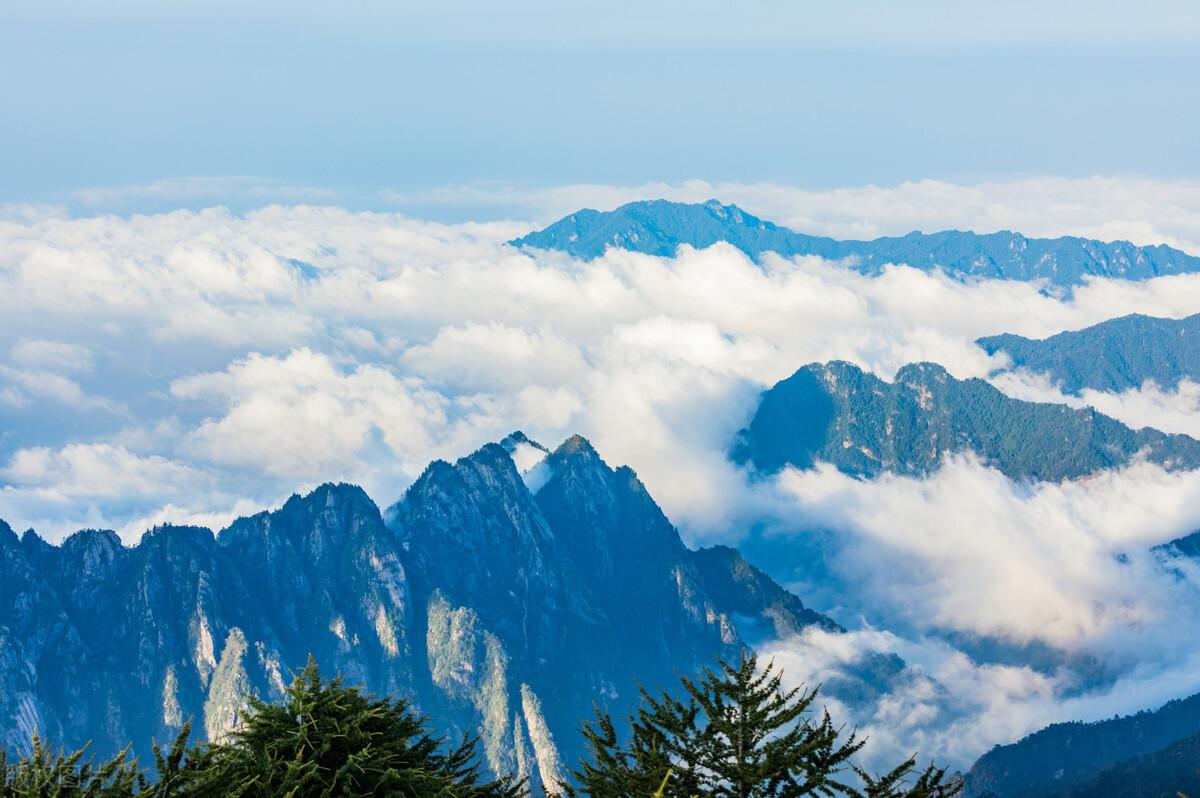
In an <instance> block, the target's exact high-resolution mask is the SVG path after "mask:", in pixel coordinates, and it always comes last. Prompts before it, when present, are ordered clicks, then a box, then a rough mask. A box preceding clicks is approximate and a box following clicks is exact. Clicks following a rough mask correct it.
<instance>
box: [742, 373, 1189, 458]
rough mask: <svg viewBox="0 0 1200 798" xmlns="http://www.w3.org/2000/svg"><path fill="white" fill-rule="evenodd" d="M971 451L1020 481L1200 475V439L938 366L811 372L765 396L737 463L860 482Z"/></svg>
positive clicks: (790, 379)
mask: <svg viewBox="0 0 1200 798" xmlns="http://www.w3.org/2000/svg"><path fill="white" fill-rule="evenodd" d="M967 451H971V452H974V453H975V454H977V455H979V456H980V457H981V458H983V460H984V461H985V462H988V463H989V464H991V465H993V466H994V467H996V468H997V469H999V470H1000V471H1002V472H1003V473H1004V474H1006V475H1007V476H1009V477H1011V478H1014V479H1036V480H1049V481H1059V480H1063V479H1074V478H1077V477H1081V476H1085V475H1087V474H1091V473H1093V472H1095V471H1098V470H1101V469H1104V468H1111V467H1114V466H1120V465H1124V464H1126V463H1128V462H1130V461H1131V460H1132V459H1133V458H1134V457H1135V456H1139V455H1144V456H1145V457H1146V458H1147V459H1148V460H1149V461H1150V462H1154V463H1159V464H1162V465H1164V466H1166V467H1168V468H1188V469H1191V468H1200V441H1196V440H1195V439H1193V438H1190V437H1188V436H1186V435H1169V434H1166V433H1163V432H1159V431H1157V430H1153V429H1141V430H1131V429H1130V428H1128V427H1126V426H1125V425H1123V424H1121V423H1120V422H1119V421H1116V420H1115V419H1112V418H1109V417H1108V416H1105V415H1102V414H1100V413H1098V412H1096V411H1095V410H1093V409H1090V408H1087V409H1074V408H1070V407H1067V406H1066V405H1060V404H1044V403H1036V402H1025V401H1022V400H1018V399H1012V398H1010V397H1008V396H1006V395H1004V394H1003V393H1001V392H1000V391H999V390H997V389H996V388H995V387H993V386H992V385H990V384H989V383H987V382H985V381H984V380H980V379H969V380H957V379H955V378H954V377H952V376H951V375H950V374H949V372H947V371H946V369H944V368H943V367H941V366H939V365H937V364H934V363H914V364H910V365H907V366H905V367H904V368H902V369H900V371H898V372H897V373H896V377H895V381H894V382H891V383H888V382H885V381H884V380H881V379H880V378H878V377H876V376H875V375H873V374H869V373H867V372H865V371H863V370H862V369H860V368H859V367H857V366H855V365H853V364H851V363H846V362H844V361H831V362H829V363H813V364H810V365H807V366H804V367H803V368H801V369H799V370H798V371H797V372H796V373H795V374H793V375H792V376H790V377H788V378H787V379H785V380H782V381H781V382H779V383H777V384H776V385H774V386H773V387H772V388H770V389H769V390H767V391H766V392H765V393H764V394H763V395H762V398H761V400H760V403H759V406H758V409H757V410H756V411H755V414H754V416H753V418H752V419H751V421H750V424H749V426H748V427H747V428H746V429H744V430H742V431H741V432H740V433H739V434H738V437H737V440H736V442H735V443H734V446H733V449H732V452H731V456H732V458H733V459H734V460H735V461H736V462H739V463H747V464H750V465H753V466H754V467H755V469H757V470H758V471H761V472H766V473H773V472H776V471H779V470H780V469H782V468H784V467H786V466H794V467H796V468H801V469H805V468H809V467H811V466H812V465H813V464H814V463H816V462H818V461H820V462H827V463H831V464H832V465H834V466H836V467H837V468H838V469H840V470H841V471H844V472H846V473H849V474H852V475H855V476H876V475H878V474H882V473H884V472H891V473H895V474H902V475H910V476H924V475H927V474H929V473H931V472H932V471H934V470H936V469H937V468H938V467H939V466H940V465H941V463H942V460H943V459H944V457H945V456H946V455H947V454H951V453H959V452H967Z"/></svg>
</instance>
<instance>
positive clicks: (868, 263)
mask: <svg viewBox="0 0 1200 798" xmlns="http://www.w3.org/2000/svg"><path fill="white" fill-rule="evenodd" d="M717 242H725V243H728V244H730V245H731V246H734V247H736V248H737V249H740V250H741V251H742V252H744V253H746V254H747V255H748V256H749V257H751V258H752V259H754V260H756V261H757V260H759V259H761V258H762V256H763V255H764V254H765V253H768V252H773V253H776V254H778V255H781V256H783V257H795V256H803V255H815V256H818V257H821V258H825V259H828V260H835V261H844V262H846V264H847V265H849V266H850V267H851V268H854V269H855V270H857V271H860V272H863V273H866V274H878V273H879V272H880V271H881V270H882V269H883V267H884V266H885V265H886V264H889V263H894V264H907V265H908V266H912V267H913V268H917V269H925V270H931V269H934V268H940V269H942V270H944V271H945V272H946V273H948V274H951V275H954V276H958V277H961V278H970V277H974V278H985V279H1000V280H1045V281H1047V282H1048V283H1050V284H1051V285H1056V286H1062V287H1069V286H1076V285H1080V284H1082V283H1083V282H1084V281H1085V279H1086V278H1088V277H1114V278H1120V279H1126V280H1147V279H1150V278H1152V277H1158V276H1162V275H1170V274H1187V273H1193V272H1197V271H1200V257H1196V256H1194V255H1189V254H1188V253H1186V252H1183V251H1181V250H1178V249H1173V248H1171V247H1168V246H1165V245H1157V246H1137V245H1134V244H1131V243H1129V242H1128V241H1113V242H1103V241H1096V240H1093V239H1087V238H1078V237H1074V236H1064V237H1061V238H1027V237H1026V236H1023V235H1021V234H1020V233H1013V232H1009V231H1007V230H1005V231H1001V232H997V233H986V234H979V233H973V232H963V231H958V230H946V231H942V232H937V233H921V232H913V233H909V234H908V235H904V236H893V237H884V238H876V239H873V240H871V241H849V240H837V239H833V238H826V237H822V236H813V235H807V234H805V233H799V232H796V231H794V230H789V229H788V228H786V227H781V226H779V225H776V224H773V223H772V222H769V221H765V220H763V219H760V218H758V217H756V216H753V215H751V214H749V213H747V212H746V211H744V210H742V209H741V208H739V207H737V206H736V205H724V204H722V203H720V202H718V201H717V200H709V201H708V202H704V203H698V204H687V203H680V202H670V201H667V200H643V201H639V202H630V203H628V204H626V205H622V206H620V207H619V208H616V209H615V210H612V211H596V210H592V209H584V210H579V211H576V212H575V213H572V214H570V215H569V216H566V217H564V218H562V219H560V220H559V221H557V222H554V223H553V224H551V225H549V226H548V227H546V228H545V229H542V230H538V231H534V232H531V233H529V234H527V235H525V236H522V237H520V238H517V239H514V240H513V241H511V242H510V243H512V244H513V245H515V246H520V247H531V248H535V249H547V250H560V251H563V252H566V253H568V254H570V255H572V256H573V257H576V258H581V259H585V260H590V259H592V258H597V257H599V256H601V255H603V254H604V252H605V251H606V250H607V249H609V248H610V247H615V248H617V249H626V250H631V251H634V252H643V253H646V254H649V255H659V256H671V255H674V254H675V251H676V250H677V249H678V248H679V246H680V245H683V244H686V245H688V246H692V247H696V248H698V249H700V248H704V247H709V246H712V245H713V244H716V243H717Z"/></svg>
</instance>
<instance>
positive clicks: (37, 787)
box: [0, 735, 142, 798]
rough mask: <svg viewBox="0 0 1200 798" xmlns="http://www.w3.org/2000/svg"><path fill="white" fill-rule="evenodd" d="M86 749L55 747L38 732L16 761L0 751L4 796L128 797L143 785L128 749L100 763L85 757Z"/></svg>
mask: <svg viewBox="0 0 1200 798" xmlns="http://www.w3.org/2000/svg"><path fill="white" fill-rule="evenodd" d="M85 751H86V748H81V749H80V750H78V751H75V752H74V753H70V754H68V753H67V752H66V751H65V750H63V749H61V748H60V749H57V750H53V749H51V748H50V746H48V745H46V743H45V742H44V741H43V740H42V739H41V738H40V737H38V736H37V735H34V738H33V746H32V750H31V751H30V753H29V754H28V755H27V756H25V757H22V758H21V759H19V760H17V761H16V762H14V763H9V761H8V758H7V756H6V755H5V753H4V751H2V750H0V798H127V796H132V795H134V794H135V791H136V790H137V789H138V788H139V787H140V786H141V785H142V780H141V774H140V773H139V771H138V767H137V760H135V759H130V758H129V755H128V750H126V751H122V752H121V753H119V754H117V756H115V757H113V758H112V759H110V760H109V761H108V762H104V763H101V764H99V765H96V764H94V763H93V762H92V761H91V760H90V759H88V760H85V759H84V755H85Z"/></svg>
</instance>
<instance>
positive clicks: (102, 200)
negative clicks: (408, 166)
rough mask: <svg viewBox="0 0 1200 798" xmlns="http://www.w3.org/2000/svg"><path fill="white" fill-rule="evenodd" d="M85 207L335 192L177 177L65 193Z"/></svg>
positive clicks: (259, 181)
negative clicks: (140, 183) (139, 183)
mask: <svg viewBox="0 0 1200 798" xmlns="http://www.w3.org/2000/svg"><path fill="white" fill-rule="evenodd" d="M68 196H69V198H70V199H71V200H73V201H74V202H76V203H79V204H80V205H82V206H84V207H85V208H102V209H104V210H106V211H110V212H111V211H113V210H119V209H124V208H137V209H138V210H139V211H143V212H144V211H145V210H146V209H147V203H150V204H151V205H154V206H157V207H159V208H160V209H175V208H178V207H180V206H185V205H191V204H193V203H196V202H202V203H205V204H207V205H214V204H216V205H226V204H229V203H233V204H235V205H244V204H246V203H250V204H253V205H265V204H268V203H277V202H278V203H304V202H330V201H332V200H334V199H336V197H337V192H336V191H334V190H333V189H328V188H317V187H313V186H296V185H290V184H288V183H285V182H283V181H281V180H275V179H271V178H264V177H251V176H238V175H233V176H222V177H177V178H171V179H168V180H157V181H155V182H153V183H145V184H142V185H124V186H97V187H93V188H85V189H79V190H77V191H72V192H70V194H69V195H68Z"/></svg>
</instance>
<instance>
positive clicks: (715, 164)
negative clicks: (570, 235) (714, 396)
mask: <svg viewBox="0 0 1200 798" xmlns="http://www.w3.org/2000/svg"><path fill="white" fill-rule="evenodd" d="M242 5H252V6H253V8H252V9H245V8H242V7H241V6H242ZM560 6H564V7H560ZM646 6H649V7H646ZM1198 44H1200V13H1198V12H1196V11H1195V10H1194V7H1191V5H1190V4H1188V3H1186V2H1173V1H1169V0H1155V1H1154V2H1148V3H1141V4H1138V7H1137V8H1136V9H1134V8H1133V7H1132V4H1128V3H1115V2H1090V3H1075V2H1066V3H1032V2H1015V3H1012V2H1009V3H990V2H973V3H961V2H943V1H942V0H916V1H915V2H906V3H894V2H865V1H861V0H856V1H854V2H838V3H834V2H804V3H798V2H790V3H782V2H779V3H775V2H760V3H754V4H749V5H745V4H741V5H739V6H738V7H737V9H736V10H732V9H730V8H726V7H725V4H718V3H710V2H699V3H697V2H692V3H679V2H662V3H653V4H635V3H624V2H617V3H606V4H604V5H603V6H599V5H595V6H588V5H583V4H552V3H541V2H538V3H530V2H516V3H503V4H497V3H484V2H454V3H443V4H433V5H427V4H409V3H391V2H386V3H385V2H349V3H339V4H317V3H308V2H299V3H286V4H284V3H271V2H267V3H255V4H235V3H228V2H205V3H198V2H178V3H170V4H162V3H149V2H124V3H121V2H117V3H94V2H57V0H51V1H49V2H47V1H46V0H40V1H39V2H24V1H23V0H18V1H17V2H11V1H10V2H6V3H5V4H4V5H3V7H2V8H0V97H3V98H4V101H3V102H2V103H0V175H3V179H2V180H0V202H10V203H11V202H51V203H68V204H71V203H72V202H73V200H74V195H73V194H72V192H75V191H78V190H80V189H92V188H98V187H120V186H143V185H147V184H152V183H156V182H158V181H163V180H178V179H180V178H216V177H226V176H243V177H255V178H262V179H264V180H266V181H268V185H269V186H274V187H275V190H277V194H272V192H271V190H266V191H265V192H264V193H262V194H261V195H256V196H255V197H251V198H246V197H242V198H240V199H239V198H238V197H235V196H230V197H227V198H224V199H226V200H228V201H229V202H230V204H233V205H235V206H236V205H237V204H239V203H242V204H246V205H253V204H261V202H260V200H261V199H263V198H264V197H266V198H278V199H284V200H288V199H309V200H314V199H315V200H318V201H336V202H337V203H338V204H342V205H347V206H350V207H381V206H386V205H387V203H386V202H385V201H384V200H382V199H381V197H380V192H381V191H388V190H390V191H394V192H401V193H411V192H415V191H420V190H423V189H429V188H433V187H438V186H445V185H461V184H475V183H485V184H503V185H518V186H549V185H561V184H569V183H605V184H613V183H616V184H631V183H633V184H638V183H643V182H645V181H652V180H661V181H668V182H672V181H681V180H685V179H689V178H703V179H706V180H712V181H743V182H755V181H773V182H779V183H785V184H790V185H795V186H803V187H813V188H819V187H830V186H846V185H863V184H868V183H874V184H879V185H894V184H897V183H899V182H901V181H905V180H913V179H921V178H938V179H946V180H953V181H958V182H964V181H966V182H969V181H975V180H981V179H1007V178H1013V177H1024V176H1039V175H1058V176H1086V175H1096V174H1103V175H1113V174H1124V175H1129V174H1136V175H1147V176H1153V177H1167V178H1189V177H1195V176H1197V175H1198V174H1200V148H1197V147H1196V146H1195V145H1194V142H1195V141H1196V140H1197V139H1198V138H1200V111H1198V110H1197V104H1196V103H1195V102H1194V100H1195V87H1196V86H1197V85H1200V55H1198V53H1200V47H1197V45H1198ZM283 189H286V190H283ZM288 191H290V192H291V193H290V194H289V193H288ZM216 193H217V194H218V195H219V192H216ZM213 194H214V192H212V191H209V192H206V193H204V195H203V197H196V196H188V192H187V191H182V190H181V191H177V192H175V194H171V193H170V192H166V193H165V194H160V195H159V196H157V197H156V198H155V199H154V200H153V202H152V201H151V200H150V199H149V198H147V197H146V196H145V195H143V196H142V197H141V198H140V199H128V198H126V199H125V200H124V202H125V204H127V205H129V207H137V206H139V205H147V206H149V205H155V209H157V208H158V207H161V206H162V205H171V204H175V205H191V206H194V205H197V204H212V202H213V201H214V199H215V200H218V201H219V200H221V199H223V198H222V197H220V196H216V197H214V195H213ZM114 196H115V195H109V204H110V205H111V206H112V207H113V208H115V209H122V208H121V207H120V206H121V205H122V202H118V201H116V200H115V199H113V197H114ZM100 204H101V205H103V203H100ZM406 210H410V211H412V210H416V211H421V210H422V209H420V208H415V209H413V208H408V209H406ZM503 210H504V209H503V208H500V209H498V210H496V209H493V210H492V211H491V212H493V213H500V215H503ZM438 212H439V210H438V209H433V210H432V211H431V213H434V214H436V213H438ZM441 212H445V211H444V209H442V211H441Z"/></svg>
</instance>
